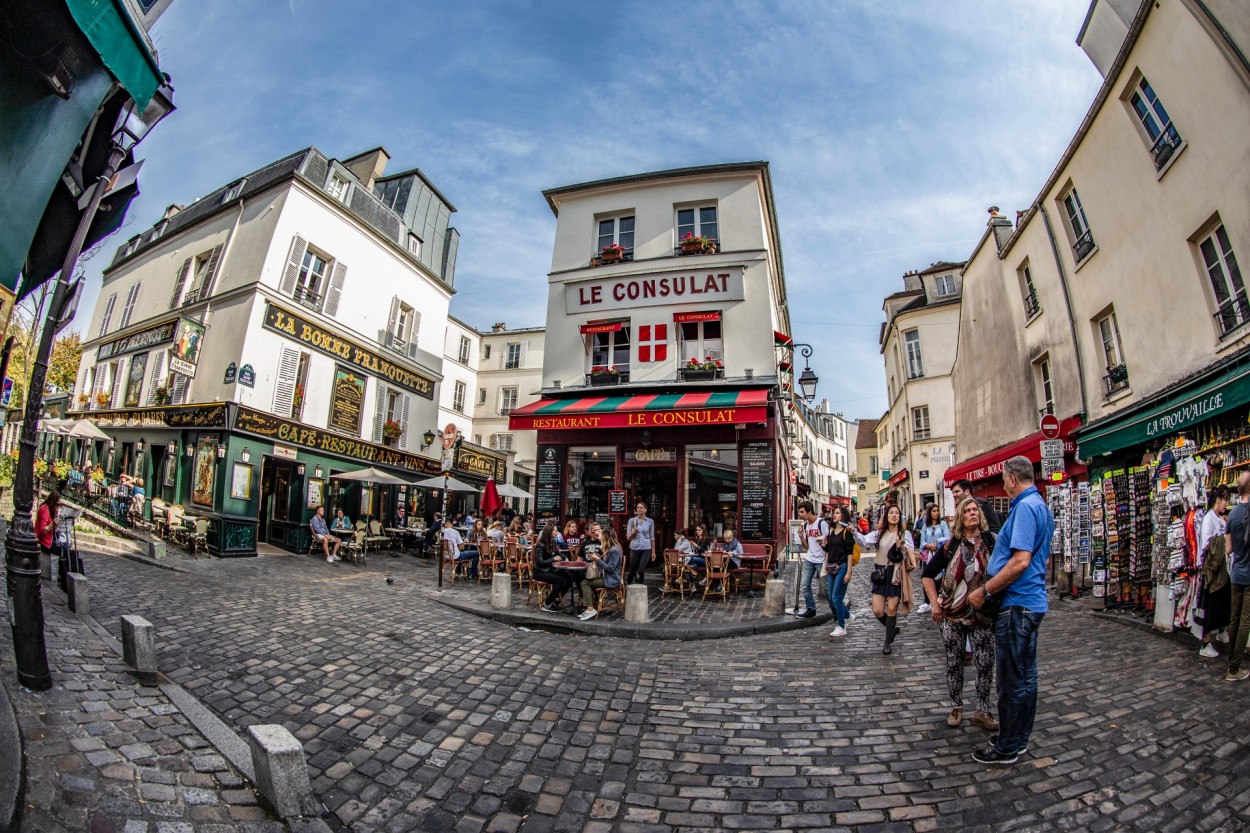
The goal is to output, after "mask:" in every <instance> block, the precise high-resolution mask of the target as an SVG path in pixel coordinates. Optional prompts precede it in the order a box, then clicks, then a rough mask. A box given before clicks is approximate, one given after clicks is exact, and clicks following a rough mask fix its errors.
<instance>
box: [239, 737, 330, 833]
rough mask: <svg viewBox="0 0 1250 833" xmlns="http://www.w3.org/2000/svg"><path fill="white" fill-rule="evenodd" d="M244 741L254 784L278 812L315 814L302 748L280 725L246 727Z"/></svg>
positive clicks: (314, 800)
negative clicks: (250, 755) (252, 770)
mask: <svg viewBox="0 0 1250 833" xmlns="http://www.w3.org/2000/svg"><path fill="white" fill-rule="evenodd" d="M247 742H248V746H250V747H251V749H252V766H253V767H255V769H256V787H257V789H259V790H260V792H261V795H263V796H265V798H266V799H267V800H268V801H269V803H270V804H271V805H273V808H274V809H275V810H277V811H278V815H280V816H282V817H284V818H286V817H289V816H312V815H318V813H319V808H318V807H317V800H316V799H315V798H313V794H312V785H311V784H310V783H309V781H308V765H307V764H306V763H305V762H304V747H302V746H301V745H300V742H299V741H298V740H296V739H295V735H293V734H291V733H290V732H288V731H287V730H286V729H285V728H284V727H282V726H248V727H247Z"/></svg>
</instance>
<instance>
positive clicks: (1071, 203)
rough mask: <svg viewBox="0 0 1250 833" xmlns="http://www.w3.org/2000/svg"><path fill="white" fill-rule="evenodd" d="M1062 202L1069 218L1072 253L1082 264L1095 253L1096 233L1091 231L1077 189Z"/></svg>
mask: <svg viewBox="0 0 1250 833" xmlns="http://www.w3.org/2000/svg"><path fill="white" fill-rule="evenodd" d="M1062 202H1063V211H1064V214H1065V215H1066V216H1067V218H1068V231H1069V233H1071V235H1072V251H1073V252H1075V253H1076V262H1077V263H1080V262H1081V261H1082V260H1084V259H1085V258H1087V257H1089V256H1090V254H1091V253H1092V252H1093V251H1094V233H1093V232H1092V231H1090V228H1089V219H1088V218H1087V217H1086V216H1085V206H1083V205H1082V204H1081V195H1080V194H1078V193H1077V192H1076V189H1075V188H1072V189H1070V190H1069V191H1068V192H1067V193H1066V194H1064V195H1063V200H1062Z"/></svg>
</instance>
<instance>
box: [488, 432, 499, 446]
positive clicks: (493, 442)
mask: <svg viewBox="0 0 1250 833" xmlns="http://www.w3.org/2000/svg"><path fill="white" fill-rule="evenodd" d="M490 447H491V448H492V449H498V448H499V435H498V434H491V435H490Z"/></svg>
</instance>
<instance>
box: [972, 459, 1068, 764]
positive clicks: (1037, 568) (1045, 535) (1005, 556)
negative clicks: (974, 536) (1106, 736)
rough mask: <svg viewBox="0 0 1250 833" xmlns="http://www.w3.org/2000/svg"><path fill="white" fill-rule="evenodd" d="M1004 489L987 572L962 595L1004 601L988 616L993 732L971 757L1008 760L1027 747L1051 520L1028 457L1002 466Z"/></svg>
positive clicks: (1044, 604) (1034, 703)
mask: <svg viewBox="0 0 1250 833" xmlns="http://www.w3.org/2000/svg"><path fill="white" fill-rule="evenodd" d="M1003 489H1004V490H1005V491H1006V492H1007V495H1008V496H1009V497H1010V498H1011V508H1010V511H1009V512H1008V514H1007V520H1006V521H1005V522H1004V523H1003V527H1002V529H1001V530H999V532H998V541H997V542H996V543H995V545H994V552H993V554H992V555H991V556H990V563H989V567H988V568H987V569H986V571H985V572H986V575H988V576H989V578H988V579H986V581H985V584H984V585H983V586H982V587H979V588H977V589H976V590H974V591H972V592H971V593H969V594H968V603H969V604H971V605H972V606H973V607H975V608H980V607H981V606H982V605H984V604H985V602H986V601H987V600H990V599H1001V600H1002V609H1001V610H1000V612H999V614H998V618H997V619H995V620H994V663H995V669H994V670H995V671H996V672H997V674H996V675H995V682H996V684H997V685H998V723H999V729H998V737H997V738H995V739H994V742H993V743H991V744H990V745H989V747H987V748H986V749H983V750H981V749H978V750H977V751H976V752H973V753H972V759H973V760H974V761H977V762H978V763H982V764H994V765H997V766H1010V765H1011V764H1014V763H1015V762H1016V761H1017V760H1019V758H1020V753H1021V752H1024V751H1026V748H1027V747H1028V745H1029V735H1030V734H1031V733H1032V732H1033V718H1034V716H1035V715H1036V714H1037V629H1038V628H1039V627H1040V626H1041V624H1042V617H1043V616H1044V615H1046V611H1047V610H1048V609H1049V606H1048V605H1047V602H1046V561H1047V559H1049V558H1050V538H1051V536H1052V535H1053V534H1054V532H1055V518H1054V515H1052V514H1051V511H1050V507H1049V506H1047V505H1046V501H1044V500H1042V496H1041V495H1040V494H1038V491H1037V488H1036V487H1034V485H1033V463H1031V462H1030V461H1029V459H1028V458H1027V457H1012V458H1011V459H1010V460H1008V461H1007V462H1006V463H1004V464H1003Z"/></svg>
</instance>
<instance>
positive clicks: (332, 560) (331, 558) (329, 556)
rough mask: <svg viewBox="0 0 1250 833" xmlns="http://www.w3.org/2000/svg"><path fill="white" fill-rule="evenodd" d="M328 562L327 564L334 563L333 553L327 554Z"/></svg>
mask: <svg viewBox="0 0 1250 833" xmlns="http://www.w3.org/2000/svg"><path fill="white" fill-rule="evenodd" d="M326 563H327V564H333V563H334V556H332V555H327V556H326Z"/></svg>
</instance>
